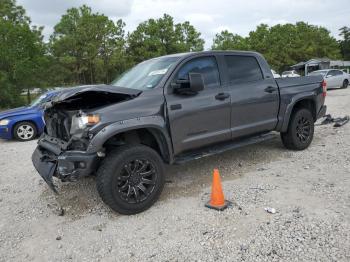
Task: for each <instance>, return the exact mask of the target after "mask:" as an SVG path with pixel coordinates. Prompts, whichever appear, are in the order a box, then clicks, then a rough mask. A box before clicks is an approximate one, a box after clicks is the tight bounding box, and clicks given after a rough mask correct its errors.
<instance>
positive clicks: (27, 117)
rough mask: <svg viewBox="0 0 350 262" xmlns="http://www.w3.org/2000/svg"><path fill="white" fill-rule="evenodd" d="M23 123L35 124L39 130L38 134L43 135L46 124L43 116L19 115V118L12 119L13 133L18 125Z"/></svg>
mask: <svg viewBox="0 0 350 262" xmlns="http://www.w3.org/2000/svg"><path fill="white" fill-rule="evenodd" d="M23 121H29V122H33V123H34V124H35V126H36V128H37V131H38V134H41V133H42V132H43V131H44V126H45V124H44V122H43V119H42V114H27V115H18V116H14V117H11V121H10V125H11V126H10V129H11V132H12V130H13V128H14V126H15V125H16V124H17V123H19V122H23Z"/></svg>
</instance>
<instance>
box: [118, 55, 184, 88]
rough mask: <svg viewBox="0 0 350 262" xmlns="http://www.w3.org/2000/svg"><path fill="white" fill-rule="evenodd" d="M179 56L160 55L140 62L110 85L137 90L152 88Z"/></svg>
mask: <svg viewBox="0 0 350 262" xmlns="http://www.w3.org/2000/svg"><path fill="white" fill-rule="evenodd" d="M178 59H179V57H161V58H155V59H151V60H147V61H145V62H142V63H140V64H138V65H136V66H134V67H133V68H131V69H129V70H128V71H126V72H125V73H123V74H121V75H120V76H119V77H117V79H115V80H114V81H113V82H112V83H111V85H113V86H120V87H127V88H133V89H139V90H146V89H152V88H154V87H155V86H156V85H157V84H158V83H159V82H160V80H162V78H163V76H164V75H165V73H166V72H167V71H168V69H169V68H170V67H171V66H172V65H173V64H174V63H175V62H176V61H177V60H178Z"/></svg>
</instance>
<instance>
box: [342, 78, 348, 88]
mask: <svg viewBox="0 0 350 262" xmlns="http://www.w3.org/2000/svg"><path fill="white" fill-rule="evenodd" d="M348 86H349V81H348V80H347V79H345V80H344V82H343V85H342V87H341V88H343V89H345V88H348Z"/></svg>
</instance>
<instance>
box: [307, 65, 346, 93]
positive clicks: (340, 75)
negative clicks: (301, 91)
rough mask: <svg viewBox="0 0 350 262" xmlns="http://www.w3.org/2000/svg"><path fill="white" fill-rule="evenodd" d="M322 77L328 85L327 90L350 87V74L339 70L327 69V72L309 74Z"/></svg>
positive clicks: (320, 71)
mask: <svg viewBox="0 0 350 262" xmlns="http://www.w3.org/2000/svg"><path fill="white" fill-rule="evenodd" d="M309 75H310V76H313V75H322V77H323V78H324V80H325V82H326V83H327V88H347V87H348V85H349V79H350V77H349V74H347V73H346V72H344V71H342V70H338V69H327V70H317V71H313V72H311V73H310V74H309Z"/></svg>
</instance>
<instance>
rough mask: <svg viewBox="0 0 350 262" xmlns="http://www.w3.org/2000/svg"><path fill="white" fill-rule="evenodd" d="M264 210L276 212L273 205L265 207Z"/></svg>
mask: <svg viewBox="0 0 350 262" xmlns="http://www.w3.org/2000/svg"><path fill="white" fill-rule="evenodd" d="M264 210H265V211H266V212H267V213H270V214H276V209H275V208H273V207H265V208H264Z"/></svg>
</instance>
